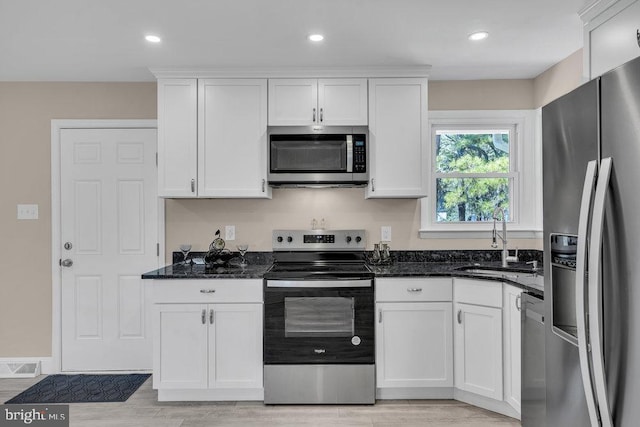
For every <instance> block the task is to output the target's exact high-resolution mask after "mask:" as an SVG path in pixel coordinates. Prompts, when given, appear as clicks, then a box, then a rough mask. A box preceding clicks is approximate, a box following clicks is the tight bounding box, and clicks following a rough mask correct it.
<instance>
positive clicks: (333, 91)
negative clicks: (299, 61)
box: [269, 79, 367, 126]
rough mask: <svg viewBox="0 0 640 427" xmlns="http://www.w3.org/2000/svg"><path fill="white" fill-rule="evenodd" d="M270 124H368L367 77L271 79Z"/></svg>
mask: <svg viewBox="0 0 640 427" xmlns="http://www.w3.org/2000/svg"><path fill="white" fill-rule="evenodd" d="M269 125H270V126H312V125H324V126H336V125H337V126H366V125H367V79H270V80H269Z"/></svg>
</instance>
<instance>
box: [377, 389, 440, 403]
mask: <svg viewBox="0 0 640 427" xmlns="http://www.w3.org/2000/svg"><path fill="white" fill-rule="evenodd" d="M376 399H382V400H384V399H453V387H379V388H377V389H376Z"/></svg>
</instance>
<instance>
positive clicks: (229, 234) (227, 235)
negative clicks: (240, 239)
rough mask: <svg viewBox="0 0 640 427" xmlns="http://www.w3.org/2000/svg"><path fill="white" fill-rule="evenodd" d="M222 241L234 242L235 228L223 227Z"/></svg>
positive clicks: (231, 226) (232, 226) (230, 226)
mask: <svg viewBox="0 0 640 427" xmlns="http://www.w3.org/2000/svg"><path fill="white" fill-rule="evenodd" d="M224 240H236V226H235V225H225V226H224Z"/></svg>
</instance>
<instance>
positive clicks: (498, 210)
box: [491, 207, 518, 267]
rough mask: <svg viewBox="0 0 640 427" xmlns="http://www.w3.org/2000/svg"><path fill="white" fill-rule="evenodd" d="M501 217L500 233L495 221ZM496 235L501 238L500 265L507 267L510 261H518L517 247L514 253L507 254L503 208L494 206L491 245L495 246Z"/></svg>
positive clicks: (505, 221)
mask: <svg viewBox="0 0 640 427" xmlns="http://www.w3.org/2000/svg"><path fill="white" fill-rule="evenodd" d="M500 218H502V235H500V233H498V230H496V221H497V220H499V219H500ZM496 237H499V238H500V240H502V266H503V267H508V266H509V263H510V262H518V248H516V255H515V256H509V249H507V218H506V217H505V215H504V209H502V208H501V207H496V208H495V209H494V210H493V236H492V241H491V247H492V248H497V247H498V242H497V240H496Z"/></svg>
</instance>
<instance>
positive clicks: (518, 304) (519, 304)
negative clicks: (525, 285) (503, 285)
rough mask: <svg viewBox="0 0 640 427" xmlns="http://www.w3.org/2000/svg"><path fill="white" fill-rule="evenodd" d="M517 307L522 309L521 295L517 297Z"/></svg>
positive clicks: (519, 309)
mask: <svg viewBox="0 0 640 427" xmlns="http://www.w3.org/2000/svg"><path fill="white" fill-rule="evenodd" d="M516 309H517V310H518V311H522V297H521V296H520V295H518V296H517V297H516Z"/></svg>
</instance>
